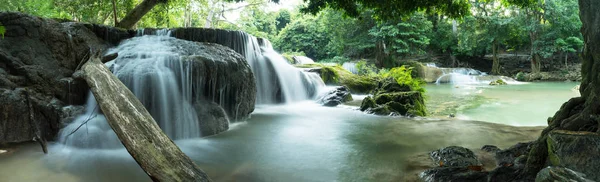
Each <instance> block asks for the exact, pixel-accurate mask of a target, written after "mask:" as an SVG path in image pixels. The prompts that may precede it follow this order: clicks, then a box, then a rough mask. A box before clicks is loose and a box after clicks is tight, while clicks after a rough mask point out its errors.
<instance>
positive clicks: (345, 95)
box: [317, 86, 352, 107]
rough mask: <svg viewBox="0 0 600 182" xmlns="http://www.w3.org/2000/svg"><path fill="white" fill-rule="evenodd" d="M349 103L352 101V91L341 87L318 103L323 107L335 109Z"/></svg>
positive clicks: (330, 92)
mask: <svg viewBox="0 0 600 182" xmlns="http://www.w3.org/2000/svg"><path fill="white" fill-rule="evenodd" d="M348 101H352V94H350V90H349V89H348V87H346V86H339V87H337V88H336V89H334V90H331V91H329V92H328V93H326V94H325V95H323V96H322V97H321V98H319V99H318V100H317V103H319V104H321V105H323V106H328V107H335V106H337V105H340V104H342V103H344V102H348Z"/></svg>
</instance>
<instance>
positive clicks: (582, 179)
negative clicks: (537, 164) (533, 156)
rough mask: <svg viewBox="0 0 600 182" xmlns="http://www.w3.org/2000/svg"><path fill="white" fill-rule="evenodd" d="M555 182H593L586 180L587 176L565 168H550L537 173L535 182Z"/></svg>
mask: <svg viewBox="0 0 600 182" xmlns="http://www.w3.org/2000/svg"><path fill="white" fill-rule="evenodd" d="M555 181H573V182H593V181H592V180H589V179H587V178H586V175H585V174H582V173H579V172H576V171H573V170H571V169H568V168H564V167H555V166H549V167H547V168H544V169H542V170H541V171H540V172H538V173H537V176H536V177H535V182H555Z"/></svg>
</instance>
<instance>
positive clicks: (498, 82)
mask: <svg viewBox="0 0 600 182" xmlns="http://www.w3.org/2000/svg"><path fill="white" fill-rule="evenodd" d="M489 85H506V82H505V81H504V80H501V79H498V80H496V81H491V82H490V84H489Z"/></svg>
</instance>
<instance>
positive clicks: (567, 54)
mask: <svg viewBox="0 0 600 182" xmlns="http://www.w3.org/2000/svg"><path fill="white" fill-rule="evenodd" d="M564 54H565V69H567V70H568V69H569V63H568V62H567V61H568V59H569V53H564Z"/></svg>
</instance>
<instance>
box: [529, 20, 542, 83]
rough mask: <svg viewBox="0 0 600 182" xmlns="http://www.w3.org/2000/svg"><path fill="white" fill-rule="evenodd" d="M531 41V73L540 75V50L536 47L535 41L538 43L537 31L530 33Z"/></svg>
mask: <svg viewBox="0 0 600 182" xmlns="http://www.w3.org/2000/svg"><path fill="white" fill-rule="evenodd" d="M529 39H530V42H531V72H532V73H539V72H540V71H541V70H540V61H541V60H540V55H539V54H538V53H537V52H538V48H537V46H536V45H535V41H537V31H536V30H532V31H531V32H529Z"/></svg>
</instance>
